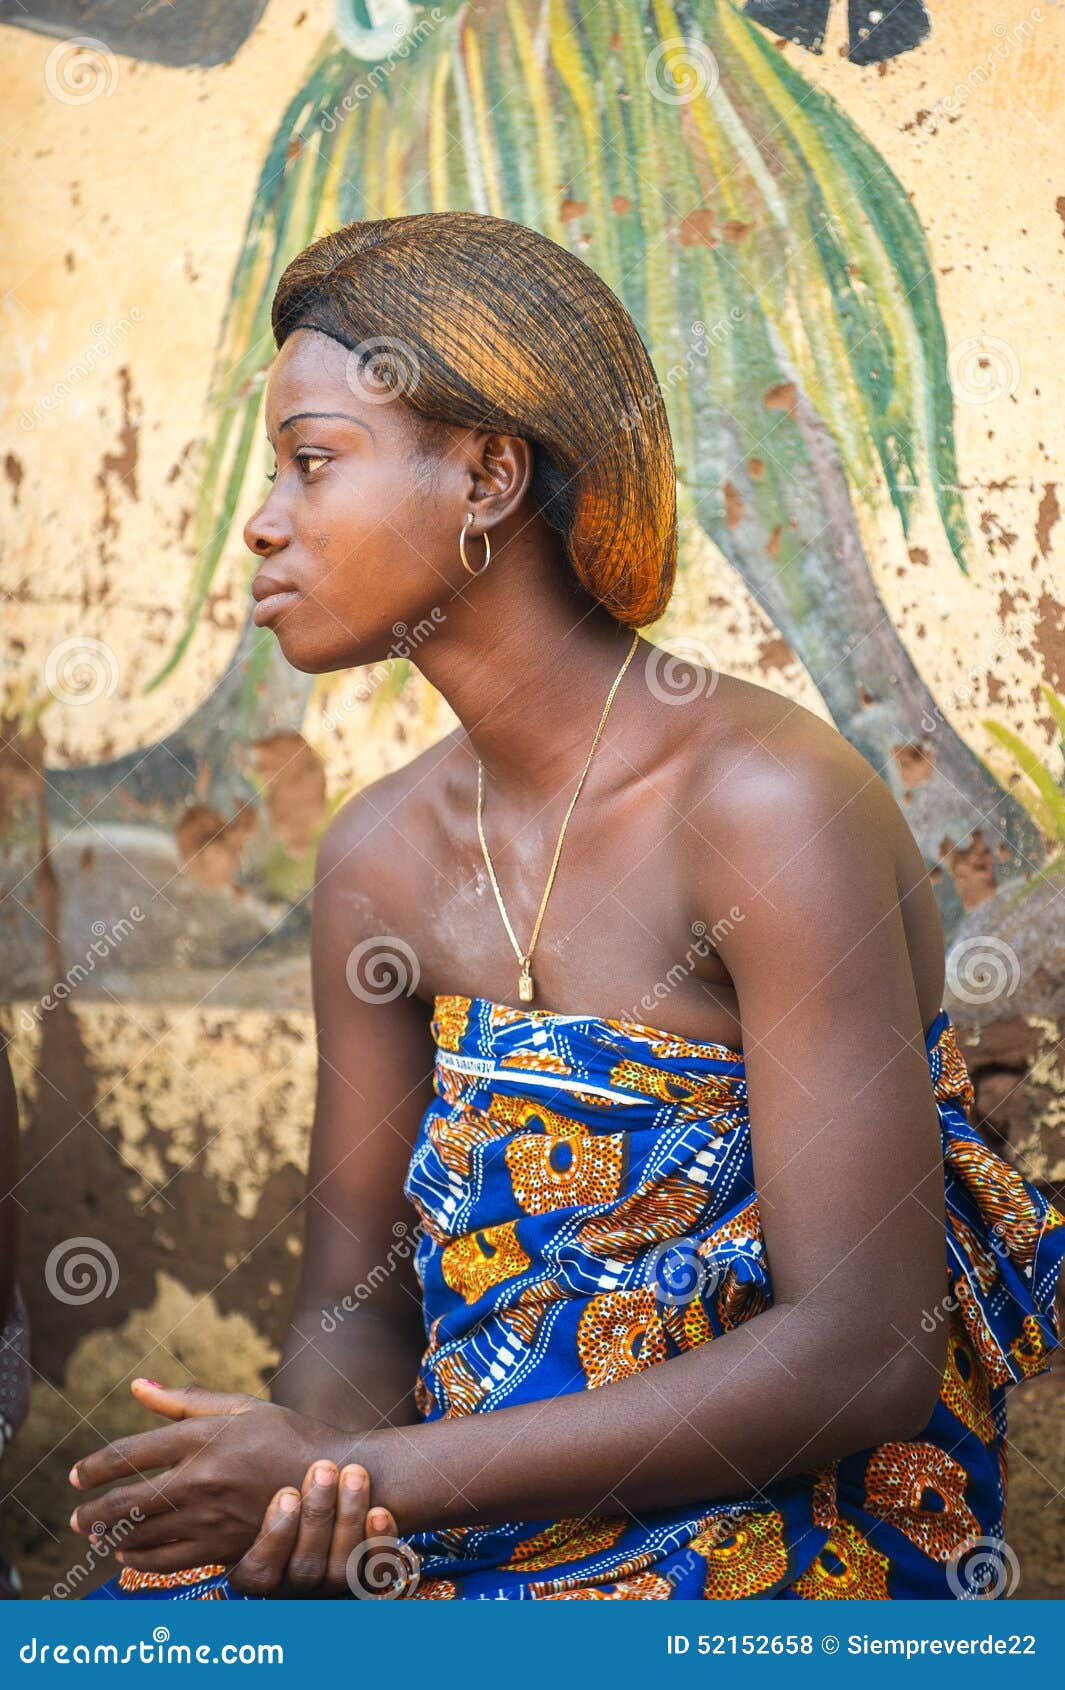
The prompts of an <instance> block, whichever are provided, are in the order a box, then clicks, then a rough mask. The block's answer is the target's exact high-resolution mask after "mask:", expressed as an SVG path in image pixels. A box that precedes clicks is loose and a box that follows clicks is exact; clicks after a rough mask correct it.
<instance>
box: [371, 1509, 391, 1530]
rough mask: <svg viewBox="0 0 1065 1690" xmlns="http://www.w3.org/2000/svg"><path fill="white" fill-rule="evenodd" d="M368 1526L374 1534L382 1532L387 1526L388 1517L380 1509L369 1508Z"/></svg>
mask: <svg viewBox="0 0 1065 1690" xmlns="http://www.w3.org/2000/svg"><path fill="white" fill-rule="evenodd" d="M370 1524H371V1526H372V1527H373V1529H374V1531H375V1532H383V1531H384V1529H385V1527H386V1526H387V1525H388V1515H387V1514H385V1513H384V1512H383V1511H382V1509H380V1508H371V1510H370Z"/></svg>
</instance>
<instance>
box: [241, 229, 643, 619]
mask: <svg viewBox="0 0 1065 1690" xmlns="http://www.w3.org/2000/svg"><path fill="white" fill-rule="evenodd" d="M272 322H273V331H274V339H275V341H276V342H277V345H278V346H279V347H280V346H281V345H283V343H284V341H285V340H286V339H287V337H288V336H289V335H290V334H292V332H293V331H294V330H295V329H297V328H316V329H320V330H322V331H323V332H324V333H326V334H330V335H332V336H333V337H334V338H335V339H337V340H339V341H341V342H342V343H343V344H344V345H345V346H348V347H349V348H352V349H354V350H358V351H359V352H360V355H361V354H363V353H365V357H366V358H367V359H368V360H371V359H372V361H373V364H374V368H375V371H376V372H377V373H380V372H381V371H382V369H383V368H388V369H389V371H390V374H389V377H388V379H390V380H391V382H392V384H393V385H394V386H395V387H396V389H397V391H398V392H399V393H400V395H401V396H402V398H403V399H404V400H405V401H406V403H407V404H408V405H410V406H411V407H412V408H413V409H414V410H415V411H416V412H419V413H420V414H421V416H422V417H424V418H427V419H432V420H436V421H440V422H444V423H453V424H456V425H459V426H462V427H467V428H479V429H489V430H492V431H493V432H496V433H501V434H513V435H517V436H519V437H521V438H522V439H525V440H527V441H528V442H529V443H530V445H532V446H533V447H534V450H535V474H534V478H533V482H532V490H531V491H532V497H533V499H534V500H535V502H536V504H537V506H538V508H539V509H540V510H541V512H542V513H543V515H544V517H545V519H546V520H547V521H548V522H549V523H551V525H552V526H553V527H554V528H556V529H557V530H558V531H559V533H560V534H561V535H562V536H563V538H564V540H565V543H566V547H567V551H568V554H569V558H570V562H571V564H572V567H573V570H574V573H575V575H576V577H577V579H578V581H579V582H580V583H581V585H582V586H583V587H584V588H585V590H586V591H587V592H588V593H590V594H591V595H592V596H593V598H595V599H598V600H599V602H600V603H601V604H603V605H604V606H605V607H606V608H607V609H608V610H609V611H610V612H611V614H612V615H613V616H614V617H616V618H617V620H618V621H619V622H622V623H625V624H627V625H628V626H629V627H632V628H639V627H643V626H644V625H645V624H647V623H649V622H654V621H655V620H656V619H657V618H658V617H659V616H661V614H662V612H663V610H664V609H665V607H666V604H667V602H668V600H669V596H670V594H671V592H672V590H673V581H674V576H675V573H676V561H677V490H676V468H675V464H674V460H673V444H672V440H671V438H670V433H669V423H668V420H667V417H666V408H665V403H664V401H663V398H662V392H661V389H660V387H659V385H658V379H657V377H656V375H655V372H654V369H653V367H652V364H651V360H650V358H649V356H648V353H647V349H646V347H645V346H644V343H643V341H642V340H641V338H640V335H639V332H638V330H637V328H636V325H635V323H634V322H633V320H632V318H631V317H630V316H629V313H628V312H627V311H626V309H625V307H624V306H623V305H622V303H621V301H620V300H619V299H618V298H617V296H616V295H615V294H614V293H612V292H611V290H610V289H609V288H608V287H607V285H606V283H605V282H604V281H603V279H602V277H600V276H598V275H597V274H596V272H595V271H594V270H593V269H591V268H590V267H589V266H588V265H587V264H585V263H584V262H583V261H582V260H581V259H579V258H578V257H577V256H576V255H575V254H574V253H572V252H570V251H568V250H567V248H566V247H563V246H559V245H558V243H557V242H555V241H552V240H549V239H548V238H547V236H546V235H542V234H540V233H539V232H538V231H537V230H535V229H529V228H526V227H525V225H524V224H522V223H512V222H509V221H508V220H506V219H504V218H501V217H489V216H482V215H481V214H479V213H477V212H472V211H432V212H420V213H415V214H413V215H411V216H409V217H386V218H381V219H379V220H376V221H365V222H356V223H348V224H346V225H345V227H344V228H342V229H337V230H335V231H334V232H333V233H332V234H328V235H322V236H321V237H320V238H319V239H318V240H316V241H314V242H313V243H312V244H311V245H310V246H309V247H307V248H306V249H305V251H303V252H301V253H300V254H299V255H298V256H297V257H296V258H294V259H293V260H292V262H291V263H290V264H289V265H288V267H287V268H286V269H285V271H284V272H283V274H282V276H281V279H280V281H279V283H278V286H277V292H276V294H275V295H274V301H273V314H272Z"/></svg>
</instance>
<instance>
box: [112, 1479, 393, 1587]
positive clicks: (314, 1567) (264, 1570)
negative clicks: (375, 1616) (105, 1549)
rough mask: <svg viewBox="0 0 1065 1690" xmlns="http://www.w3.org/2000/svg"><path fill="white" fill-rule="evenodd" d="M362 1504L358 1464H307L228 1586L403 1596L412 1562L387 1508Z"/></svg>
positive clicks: (365, 1498) (273, 1505)
mask: <svg viewBox="0 0 1065 1690" xmlns="http://www.w3.org/2000/svg"><path fill="white" fill-rule="evenodd" d="M369 1504H370V1478H369V1474H368V1473H367V1472H366V1469H365V1468H364V1467H360V1466H358V1465H354V1464H353V1465H349V1466H347V1467H344V1468H342V1469H341V1471H340V1473H339V1474H338V1473H337V1468H336V1464H335V1462H332V1461H321V1460H320V1461H314V1462H312V1463H311V1466H310V1467H309V1468H308V1470H307V1473H306V1476H305V1478H304V1481H303V1489H302V1494H301V1493H300V1492H299V1491H296V1490H293V1489H292V1488H291V1487H288V1486H286V1487H284V1488H283V1489H281V1490H279V1491H278V1492H277V1494H276V1495H275V1496H274V1497H273V1498H272V1499H271V1502H270V1505H269V1507H268V1508H267V1510H266V1514H265V1516H264V1518H263V1523H262V1529H261V1531H260V1533H259V1535H258V1537H257V1538H256V1540H255V1542H254V1543H253V1544H252V1546H251V1548H250V1549H249V1550H248V1552H247V1554H246V1555H245V1556H244V1557H243V1558H242V1559H241V1560H240V1561H239V1562H238V1563H237V1565H236V1566H235V1567H232V1568H230V1570H229V1573H228V1575H227V1576H228V1579H229V1583H230V1584H231V1585H232V1587H233V1589H234V1590H236V1591H239V1592H240V1593H241V1594H242V1595H247V1596H263V1597H272V1598H277V1597H313V1598H316V1599H320V1600H329V1599H335V1598H338V1597H351V1596H358V1597H378V1598H380V1597H384V1598H392V1599H395V1598H397V1597H401V1596H404V1595H406V1594H409V1592H410V1591H411V1589H412V1588H413V1585H414V1584H415V1583H416V1582H417V1577H418V1571H419V1563H418V1558H417V1556H416V1554H415V1552H414V1551H413V1550H411V1549H409V1548H407V1547H406V1546H405V1545H403V1544H401V1543H400V1542H399V1541H398V1533H397V1530H396V1522H395V1520H394V1519H393V1517H392V1515H391V1514H390V1512H389V1511H388V1509H387V1508H381V1507H376V1508H373V1509H370V1507H369ZM123 1559H124V1560H125V1559H128V1557H126V1556H123Z"/></svg>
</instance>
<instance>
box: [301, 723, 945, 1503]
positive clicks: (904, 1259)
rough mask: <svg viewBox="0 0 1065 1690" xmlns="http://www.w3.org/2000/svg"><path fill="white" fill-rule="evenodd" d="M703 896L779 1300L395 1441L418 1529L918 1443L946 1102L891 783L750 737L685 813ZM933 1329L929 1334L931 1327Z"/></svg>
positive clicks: (384, 1470)
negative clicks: (720, 929) (899, 857)
mask: <svg viewBox="0 0 1065 1690" xmlns="http://www.w3.org/2000/svg"><path fill="white" fill-rule="evenodd" d="M690 813H691V816H692V821H693V826H694V828H695V829H696V830H697V834H698V835H699V836H701V840H702V841H703V843H702V844H701V847H700V856H699V861H698V862H697V863H696V864H695V865H694V867H693V874H692V880H691V884H692V886H693V888H694V889H695V892H696V894H697V896H696V899H695V905H694V907H693V910H692V914H693V918H694V916H695V915H696V914H697V915H699V916H700V917H701V918H702V919H703V920H704V921H705V922H706V924H707V928H708V930H709V929H712V928H713V927H714V923H715V921H716V920H717V919H718V918H719V916H720V915H722V914H723V913H724V912H725V911H726V910H728V909H729V908H730V907H736V908H738V909H739V911H740V912H741V914H740V917H739V919H737V920H735V922H734V923H733V924H732V926H731V930H730V931H728V932H727V934H726V935H725V936H724V937H723V938H722V940H721V943H720V954H721V956H722V958H723V960H724V962H725V964H726V966H727V968H728V970H729V973H730V975H731V977H732V980H733V983H734V985H735V987H736V989H737V992H738V994H739V999H740V1005H741V1018H742V1025H743V1029H744V1050H745V1063H746V1072H747V1079H748V1088H749V1105H750V1115H751V1130H752V1142H753V1156H754V1170H755V1182H756V1188H757V1191H758V1199H759V1208H760V1212H761V1218H762V1224H763V1230H764V1235H765V1240H766V1247H767V1257H768V1263H769V1267H770V1272H771V1276H772V1283H773V1290H774V1303H773V1306H772V1307H771V1308H769V1309H768V1310H766V1311H765V1312H764V1313H762V1314H759V1315H758V1316H756V1317H755V1318H754V1319H752V1320H750V1321H748V1322H747V1323H745V1324H744V1325H741V1326H739V1327H738V1328H736V1329H735V1330H733V1331H731V1332H729V1333H727V1334H725V1335H724V1336H722V1337H719V1338H716V1339H715V1340H713V1342H711V1343H708V1344H705V1345H703V1346H702V1347H701V1348H699V1349H697V1350H694V1351H691V1352H689V1353H688V1354H686V1355H683V1356H679V1357H676V1358H673V1359H671V1360H669V1361H667V1362H666V1363H664V1364H662V1365H659V1366H656V1367H650V1368H648V1369H647V1370H646V1371H644V1372H642V1373H640V1374H637V1375H636V1376H634V1377H632V1378H630V1379H627V1380H625V1381H622V1382H618V1383H613V1384H610V1385H606V1386H603V1387H600V1388H599V1389H596V1390H588V1391H579V1392H577V1393H575V1394H573V1395H569V1396H565V1397H558V1398H555V1399H552V1400H550V1401H547V1402H543V1403H535V1404H529V1405H523V1406H520V1407H511V1408H502V1409H497V1410H494V1411H493V1412H492V1413H490V1414H484V1415H474V1416H469V1417H464V1418H455V1419H449V1420H442V1421H434V1422H431V1423H429V1424H425V1425H422V1426H418V1427H414V1428H411V1429H405V1430H397V1431H383V1432H380V1433H375V1434H373V1435H372V1436H370V1437H369V1438H368V1439H365V1440H362V1439H359V1438H356V1439H354V1440H352V1442H350V1443H344V1441H343V1440H339V1441H338V1443H337V1446H336V1449H335V1451H334V1454H335V1455H336V1458H337V1459H338V1460H342V1459H345V1458H349V1457H350V1458H351V1459H356V1460H360V1461H362V1462H363V1464H364V1465H365V1466H367V1467H368V1469H369V1470H370V1471H371V1472H372V1473H373V1476H374V1486H375V1494H377V1495H378V1496H379V1497H380V1498H381V1499H382V1501H386V1502H387V1503H388V1505H389V1507H391V1508H392V1510H393V1512H394V1513H395V1515H396V1518H397V1519H398V1521H399V1525H400V1529H401V1530H402V1531H405V1532H406V1531H412V1530H417V1529H422V1528H429V1527H440V1526H446V1525H449V1524H458V1523H466V1522H475V1521H486V1522H487V1521H493V1520H508V1519H515V1520H517V1519H523V1518H544V1517H545V1516H555V1515H572V1514H580V1513H584V1512H586V1511H588V1510H592V1511H595V1512H606V1513H608V1514H610V1513H618V1512H624V1511H626V1510H629V1509H633V1510H643V1509H654V1508H664V1507H668V1506H671V1505H674V1504H683V1503H685V1502H696V1501H699V1500H709V1499H713V1498H716V1497H722V1496H726V1495H729V1496H745V1495H750V1494H754V1493H756V1492H757V1491H758V1489H759V1487H762V1486H764V1485H766V1484H767V1483H769V1482H770V1481H771V1480H773V1479H775V1478H778V1477H780V1476H782V1475H785V1474H788V1473H792V1472H804V1471H809V1470H810V1469H812V1468H813V1467H815V1466H817V1465H819V1464H821V1463H823V1462H826V1461H828V1460H831V1459H834V1458H836V1457H841V1456H844V1455H846V1454H848V1453H849V1452H851V1451H854V1450H857V1449H861V1448H865V1447H867V1446H869V1445H871V1444H874V1443H878V1442H882V1441H887V1440H891V1439H895V1438H906V1437H912V1436H914V1435H916V1434H917V1433H918V1432H919V1431H920V1430H921V1429H923V1427H924V1425H925V1424H926V1423H927V1420H928V1417H929V1415H930V1414H931V1412H932V1409H933V1407H934V1404H935V1401H936V1397H937V1394H938V1390H939V1384H940V1380H941V1377H942V1371H943V1366H944V1364H945V1339H944V1336H943V1324H944V1323H942V1322H938V1321H929V1320H927V1319H924V1320H922V1316H923V1315H924V1314H925V1313H926V1311H927V1310H929V1309H931V1308H934V1306H935V1305H936V1303H937V1302H938V1301H939V1300H940V1299H941V1297H942V1296H943V1294H944V1291H945V1288H946V1285H945V1256H944V1248H945V1247H944V1225H945V1222H944V1176H943V1167H942V1152H941V1146H940V1135H939V1124H938V1116H937V1112H936V1108H935V1102H934V1099H933V1094H932V1084H931V1078H930V1074H929V1068H928V1060H927V1055H926V1051H925V1044H924V1039H923V1029H922V1025H921V1016H920V1011H919V1008H918V1003H917V997H916V992H915V987H914V981H913V977H912V972H911V968H910V963H909V958H908V953H907V946H906V940H905V934H904V930H903V922H902V915H901V911H900V908H899V905H898V899H897V891H896V882H895V873H894V866H893V844H892V841H893V840H894V839H895V838H897V837H898V833H897V829H898V825H899V820H898V812H897V809H896V808H895V805H894V800H893V799H892V798H891V795H890V793H889V792H888V791H887V788H886V787H885V786H884V785H883V783H882V782H881V781H880V780H879V778H878V777H877V776H876V775H875V774H874V772H873V771H872V769H871V768H870V767H869V765H868V764H867V763H865V761H864V759H862V758H860V757H859V756H858V755H857V753H855V752H854V751H853V750H852V749H851V748H850V747H848V746H846V744H845V742H843V741H839V744H838V746H837V745H835V744H834V743H833V744H832V745H831V746H830V747H828V748H827V749H826V750H825V752H824V753H822V754H819V755H811V754H810V753H809V752H806V753H805V754H804V755H802V756H800V757H797V758H791V759H787V758H781V759H779V760H778V758H777V757H776V756H773V755H770V754H769V753H767V752H766V751H762V750H761V749H758V748H756V747H755V745H754V743H753V742H751V743H750V745H749V748H748V749H747V752H746V754H745V755H744V756H743V757H742V758H741V759H739V760H738V762H737V765H736V769H735V772H734V773H733V774H731V775H730V776H729V777H728V779H727V781H726V782H725V783H723V785H722V787H721V788H719V790H718V791H717V792H716V793H713V794H708V795H706V799H705V802H704V803H703V804H702V805H699V804H698V803H696V804H694V805H693V806H692V809H691V812H690ZM929 1328H930V1329H931V1330H929Z"/></svg>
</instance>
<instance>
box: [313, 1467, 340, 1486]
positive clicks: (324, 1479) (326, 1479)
mask: <svg viewBox="0 0 1065 1690" xmlns="http://www.w3.org/2000/svg"><path fill="white" fill-rule="evenodd" d="M334 1477H335V1473H334V1469H333V1468H332V1467H329V1466H327V1465H326V1464H325V1462H324V1461H323V1462H320V1463H319V1465H318V1466H317V1467H316V1468H315V1469H314V1482H315V1484H316V1485H331V1484H332V1483H333V1479H334Z"/></svg>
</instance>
